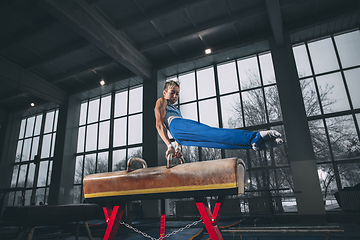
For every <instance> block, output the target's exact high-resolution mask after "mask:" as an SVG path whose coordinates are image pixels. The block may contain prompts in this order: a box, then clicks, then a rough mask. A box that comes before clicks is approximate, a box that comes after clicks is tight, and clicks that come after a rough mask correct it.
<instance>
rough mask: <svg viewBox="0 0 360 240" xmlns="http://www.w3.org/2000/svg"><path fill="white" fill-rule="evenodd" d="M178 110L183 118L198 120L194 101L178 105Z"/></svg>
mask: <svg viewBox="0 0 360 240" xmlns="http://www.w3.org/2000/svg"><path fill="white" fill-rule="evenodd" d="M180 111H181V115H182V116H183V117H184V118H186V119H191V120H194V121H198V117H197V105H196V103H189V104H184V105H180Z"/></svg>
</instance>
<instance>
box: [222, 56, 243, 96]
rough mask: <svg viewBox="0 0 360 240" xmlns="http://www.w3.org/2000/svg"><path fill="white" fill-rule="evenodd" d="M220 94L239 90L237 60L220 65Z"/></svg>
mask: <svg viewBox="0 0 360 240" xmlns="http://www.w3.org/2000/svg"><path fill="white" fill-rule="evenodd" d="M217 72H218V80H219V89H220V94H224V93H229V92H235V91H239V84H238V79H237V73H236V65H235V62H230V63H226V64H222V65H218V67H217Z"/></svg>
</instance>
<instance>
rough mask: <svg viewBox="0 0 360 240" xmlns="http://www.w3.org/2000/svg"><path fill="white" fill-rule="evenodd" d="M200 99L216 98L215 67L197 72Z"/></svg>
mask: <svg viewBox="0 0 360 240" xmlns="http://www.w3.org/2000/svg"><path fill="white" fill-rule="evenodd" d="M196 76H197V87H198V88H197V89H198V98H199V99H202V98H207V97H212V96H215V78H214V69H213V67H210V68H206V69H202V70H199V71H197V72H196Z"/></svg>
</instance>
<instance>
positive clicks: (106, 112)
mask: <svg viewBox="0 0 360 240" xmlns="http://www.w3.org/2000/svg"><path fill="white" fill-rule="evenodd" d="M110 107H111V95H109V96H106V97H102V98H101V108H100V121H102V120H105V119H109V118H110Z"/></svg>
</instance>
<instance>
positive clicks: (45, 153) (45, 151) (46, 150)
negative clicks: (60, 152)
mask: <svg viewBox="0 0 360 240" xmlns="http://www.w3.org/2000/svg"><path fill="white" fill-rule="evenodd" d="M50 144H51V134H47V135H44V138H43V143H42V149H41V158H47V157H49V156H50Z"/></svg>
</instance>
